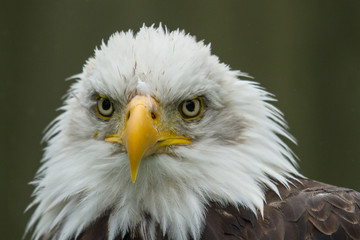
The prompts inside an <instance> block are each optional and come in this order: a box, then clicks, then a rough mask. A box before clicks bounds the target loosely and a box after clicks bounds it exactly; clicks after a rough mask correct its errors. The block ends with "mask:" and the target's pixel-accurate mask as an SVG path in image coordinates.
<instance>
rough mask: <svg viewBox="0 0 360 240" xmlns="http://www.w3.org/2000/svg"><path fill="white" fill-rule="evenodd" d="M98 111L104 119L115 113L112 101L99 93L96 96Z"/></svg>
mask: <svg viewBox="0 0 360 240" xmlns="http://www.w3.org/2000/svg"><path fill="white" fill-rule="evenodd" d="M96 113H97V115H98V116H99V117H100V118H102V119H104V120H108V119H110V117H111V116H112V114H113V113H114V107H113V104H112V102H111V101H110V100H109V99H108V98H106V97H105V96H102V95H99V96H97V97H96Z"/></svg>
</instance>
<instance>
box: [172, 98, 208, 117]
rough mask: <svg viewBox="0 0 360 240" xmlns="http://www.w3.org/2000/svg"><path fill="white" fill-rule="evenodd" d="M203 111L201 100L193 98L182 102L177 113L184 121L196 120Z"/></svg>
mask: <svg viewBox="0 0 360 240" xmlns="http://www.w3.org/2000/svg"><path fill="white" fill-rule="evenodd" d="M203 109H204V104H203V100H202V98H201V97H195V98H193V99H188V100H185V101H183V102H182V103H181V104H180V105H179V109H178V110H179V113H180V116H181V117H182V119H184V120H195V119H198V118H199V117H200V116H201V114H202V112H203Z"/></svg>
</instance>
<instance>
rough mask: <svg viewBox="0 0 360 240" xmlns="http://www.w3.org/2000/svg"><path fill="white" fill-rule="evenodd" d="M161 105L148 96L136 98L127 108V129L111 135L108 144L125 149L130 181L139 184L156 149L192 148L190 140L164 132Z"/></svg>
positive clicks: (167, 131) (107, 139)
mask: <svg viewBox="0 0 360 240" xmlns="http://www.w3.org/2000/svg"><path fill="white" fill-rule="evenodd" d="M160 119H161V116H160V113H159V105H158V103H157V102H156V101H155V99H153V98H152V97H149V96H142V95H140V96H136V97H134V98H133V99H132V100H131V101H130V102H129V104H128V105H127V107H126V121H125V127H124V129H123V130H122V131H120V133H119V134H114V135H108V136H106V138H105V141H107V142H116V143H120V144H123V145H124V146H125V147H126V150H127V152H128V157H129V163H130V171H131V179H132V181H133V182H135V181H136V176H137V172H138V169H139V166H140V161H141V159H143V158H144V157H146V156H149V155H151V154H152V153H154V152H155V151H156V150H157V149H159V148H160V147H164V146H170V145H174V144H191V139H190V138H187V137H184V136H178V135H176V134H175V133H174V132H172V131H169V130H166V129H164V128H161V127H160V126H159V125H160V124H159V123H160Z"/></svg>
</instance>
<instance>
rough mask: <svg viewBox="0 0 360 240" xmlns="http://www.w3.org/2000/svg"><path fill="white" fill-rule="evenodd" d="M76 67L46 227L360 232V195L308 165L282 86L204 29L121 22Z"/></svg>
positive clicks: (54, 233) (271, 235) (45, 172)
mask: <svg viewBox="0 0 360 240" xmlns="http://www.w3.org/2000/svg"><path fill="white" fill-rule="evenodd" d="M73 78H74V79H76V81H75V82H74V83H73V84H72V86H71V88H70V90H69V92H68V95H67V97H66V100H65V102H64V105H63V107H62V108H61V110H62V113H61V114H60V115H59V116H58V117H57V118H56V119H55V120H54V121H53V123H52V124H51V125H50V127H49V129H48V131H47V133H46V135H45V136H44V139H45V141H46V142H47V147H46V148H45V152H44V156H43V160H42V166H41V168H40V169H39V171H38V173H37V177H36V178H35V180H34V182H33V184H34V185H35V191H34V201H33V203H32V204H31V205H30V206H29V207H32V206H36V209H35V211H34V213H33V215H32V218H31V220H30V221H29V223H28V227H27V229H28V230H29V229H32V228H33V236H32V238H33V239H45V240H46V239H59V240H68V239H78V240H88V239H96V240H98V239H108V240H114V239H149V240H155V239H174V240H186V239H194V240H197V239H232V240H234V239H276V240H279V239H291V240H292V239H360V209H359V207H360V194H359V193H358V192H356V191H354V190H351V189H346V188H340V187H335V186H331V185H327V184H324V183H320V182H316V181H314V180H311V179H308V178H306V177H304V176H302V175H301V174H300V173H299V172H298V171H297V164H296V158H295V156H294V154H293V153H292V151H291V150H290V148H289V147H288V146H287V145H286V144H285V143H284V141H283V140H284V139H289V140H290V141H294V139H293V138H292V137H291V135H290V134H289V133H288V132H287V130H286V128H287V127H286V124H285V122H284V119H283V117H282V114H281V112H280V111H279V110H278V109H277V108H275V107H274V106H273V105H271V101H273V100H274V99H273V97H272V96H271V95H270V94H268V93H267V92H266V91H265V90H264V89H262V88H261V87H260V86H259V85H258V84H256V83H255V82H252V81H250V80H249V78H248V76H247V75H246V74H245V73H243V72H240V71H234V70H230V68H229V67H228V66H227V65H225V64H223V63H221V62H220V61H219V59H218V57H216V56H214V55H212V54H211V51H210V46H209V45H206V44H204V43H203V42H202V41H200V42H198V41H196V39H195V38H194V37H193V36H191V35H188V34H185V33H184V31H180V30H176V31H172V32H171V31H168V30H167V29H166V28H163V27H162V26H159V27H154V26H151V27H146V26H144V27H142V28H141V29H140V30H139V31H138V32H137V33H133V32H132V31H128V32H117V33H115V34H113V35H112V36H111V37H110V39H109V40H108V42H107V43H102V45H101V47H100V48H97V49H96V50H95V54H94V57H91V58H90V59H88V60H87V62H86V64H85V65H84V67H83V72H82V73H81V74H78V75H76V76H74V77H73Z"/></svg>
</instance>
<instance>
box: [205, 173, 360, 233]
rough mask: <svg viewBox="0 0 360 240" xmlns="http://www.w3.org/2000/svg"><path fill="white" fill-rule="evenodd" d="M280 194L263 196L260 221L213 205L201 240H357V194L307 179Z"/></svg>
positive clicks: (242, 211) (247, 213) (246, 211)
mask: <svg viewBox="0 0 360 240" xmlns="http://www.w3.org/2000/svg"><path fill="white" fill-rule="evenodd" d="M279 192H280V196H281V198H280V197H279V196H278V195H277V194H276V193H274V192H273V191H268V192H267V193H266V204H265V206H264V216H263V217H262V216H261V215H260V213H258V214H257V216H256V215H255V214H253V213H252V212H251V211H250V210H249V209H246V208H243V207H238V208H236V207H234V206H227V207H221V206H218V205H217V204H215V203H212V204H211V205H210V206H209V208H208V212H207V217H206V225H205V229H204V232H203V237H202V239H207V240H210V239H229V240H230V239H267V240H272V239H276V240H279V239H292V240H296V239H298V240H301V239H304V240H305V239H314V240H315V239H332V240H337V239H338V240H344V239H360V193H358V192H356V191H354V190H351V189H347V188H340V187H335V186H332V185H328V184H324V183H320V182H317V181H314V180H310V179H300V180H299V182H296V183H294V184H293V185H292V186H291V187H290V189H287V188H286V187H284V186H282V185H279Z"/></svg>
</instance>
